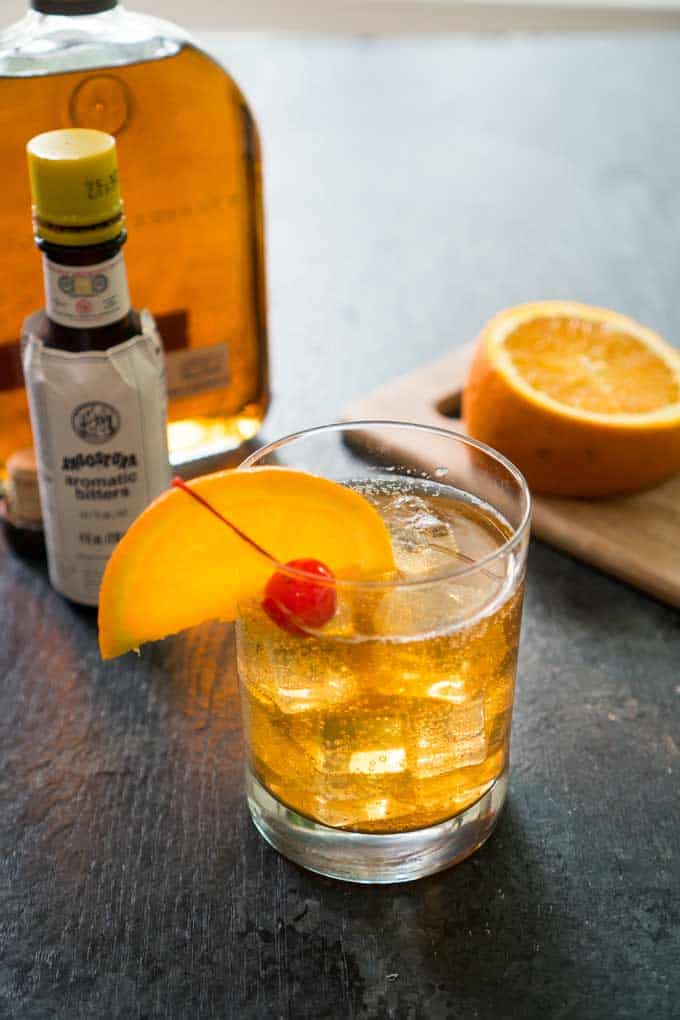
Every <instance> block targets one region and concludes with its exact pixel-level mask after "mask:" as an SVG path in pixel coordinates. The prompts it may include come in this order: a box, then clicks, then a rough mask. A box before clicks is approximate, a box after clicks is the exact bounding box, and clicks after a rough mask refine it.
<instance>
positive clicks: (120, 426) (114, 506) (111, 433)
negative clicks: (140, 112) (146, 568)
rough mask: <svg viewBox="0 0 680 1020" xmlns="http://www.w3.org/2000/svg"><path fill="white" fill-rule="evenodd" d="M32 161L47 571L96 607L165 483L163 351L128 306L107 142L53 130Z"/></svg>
mask: <svg viewBox="0 0 680 1020" xmlns="http://www.w3.org/2000/svg"><path fill="white" fill-rule="evenodd" d="M28 164H29V177H30V183H31V192H32V196H33V215H34V223H35V234H36V242H37V245H38V247H39V248H40V250H41V251H42V257H43V272H44V278H45V299H46V302H45V308H44V309H43V310H42V311H39V312H36V313H34V314H33V315H31V316H29V317H28V318H27V319H26V322H25V323H24V329H23V340H22V348H23V349H22V358H23V369H24V376H25V379H26V388H27V392H28V400H29V407H30V417H31V424H32V427H33V435H34V440H35V447H36V453H37V461H38V483H39V488H40V503H41V507H42V516H43V523H44V528H45V539H46V545H47V560H48V567H49V573H50V580H51V582H52V584H53V586H54V587H55V588H56V589H57V590H58V591H60V592H61V593H62V594H63V595H66V596H67V597H68V598H70V599H72V600H73V601H75V602H80V603H82V604H84V605H96V604H97V602H98V596H99V586H100V582H101V578H102V574H103V572H104V567H105V566H106V562H107V560H108V558H109V556H110V555H111V553H112V552H113V549H114V547H115V545H116V544H117V542H118V541H119V540H120V538H121V537H122V535H123V534H124V532H125V531H126V529H127V528H128V526H129V525H130V524H131V523H132V521H133V520H134V519H135V517H137V516H138V515H139V514H140V513H141V511H142V510H143V509H144V507H145V506H146V505H147V504H148V503H149V502H150V501H151V500H152V499H154V498H155V497H156V496H158V495H160V493H161V492H162V491H163V490H164V489H165V488H167V487H168V485H169V482H170V467H169V461H168V448H167V400H166V391H165V378H164V365H163V352H162V348H161V345H160V342H159V338H158V334H157V333H156V332H155V329H154V326H153V320H152V319H150V317H148V316H144V315H143V316H141V317H140V315H139V314H138V313H137V312H136V311H135V310H134V309H133V308H132V307H131V305H130V297H129V292H128V284H127V275H126V271H125V261H124V258H123V253H122V248H123V245H124V243H125V240H126V232H125V227H124V221H123V207H122V202H121V197H120V188H119V184H118V168H117V160H116V143H115V139H114V138H112V137H111V135H107V134H104V133H103V132H101V131H91V130H87V129H70V130H68V129H67V130H61V131H50V132H47V133H45V134H41V135H38V136H37V137H36V138H33V139H32V140H31V141H30V142H29V144H28Z"/></svg>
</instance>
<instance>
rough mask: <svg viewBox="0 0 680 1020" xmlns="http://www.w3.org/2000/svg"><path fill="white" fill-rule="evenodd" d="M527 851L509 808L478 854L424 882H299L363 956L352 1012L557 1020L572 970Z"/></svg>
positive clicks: (556, 917) (539, 872) (516, 814)
mask: <svg viewBox="0 0 680 1020" xmlns="http://www.w3.org/2000/svg"><path fill="white" fill-rule="evenodd" d="M532 854H533V851H532V850H531V844H530V841H529V839H528V836H527V833H526V832H525V823H524V820H523V818H522V815H521V814H520V811H519V809H518V807H516V806H515V805H514V804H513V803H512V801H510V803H509V804H508V806H507V807H506V809H505V812H504V815H503V818H502V820H501V822H500V823H499V827H498V829H497V831H496V833H495V834H494V835H493V836H492V837H491V839H490V840H489V842H488V843H487V844H486V845H485V846H484V847H483V848H482V849H481V850H479V851H478V852H477V854H476V855H474V856H473V857H471V858H469V859H468V860H466V861H464V862H463V863H462V864H460V865H458V866H457V867H455V868H453V869H450V870H449V871H446V872H442V873H440V874H438V875H435V876H432V877H430V878H427V879H422V880H420V881H418V882H412V883H408V884H405V885H401V886H397V885H392V886H383V887H367V886H363V887H357V886H354V887H349V886H346V885H340V884H339V883H337V882H334V881H331V880H327V879H321V878H318V877H316V876H306V877H307V878H308V880H309V881H310V882H311V884H312V885H313V886H316V889H317V892H318V895H319V898H320V899H321V900H322V901H323V905H324V907H325V908H326V909H327V910H328V911H329V912H331V913H335V912H336V911H340V910H344V912H345V913H346V914H348V915H349V916H348V927H350V926H351V933H352V934H351V937H350V939H349V940H348V941H349V942H350V943H355V944H357V945H358V944H359V943H361V942H364V943H365V945H366V948H367V950H368V951H367V952H366V953H365V954H363V957H361V958H359V957H358V958H357V964H358V967H359V970H360V971H361V974H362V978H363V991H362V998H361V1001H360V1002H357V1003H356V1006H357V1013H358V1015H361V1016H364V1015H367V1016H371V1017H373V1016H407V1015H408V1016H409V1017H411V1016H413V1017H414V1020H415V1018H418V1020H420V1017H421V1016H422V1017H423V1018H428V1020H435V1018H438V1017H440V1016H441V1017H449V1016H456V1017H457V1016H487V1015H494V1016H495V1017H497V1018H505V1017H516V1016H524V1017H527V1016H534V1015H535V1016H540V1015H555V1013H554V1010H555V1007H556V1004H559V1003H560V1001H561V1002H562V1003H563V1006H564V1008H565V1009H566V1010H567V1011H568V1009H569V1003H570V1000H571V998H572V995H573V991H572V990H573V988H574V987H575V986H576V982H577V974H576V972H575V965H574V963H573V960H572V959H570V957H569V955H568V954H567V952H566V949H565V946H564V939H563V928H562V921H561V918H560V907H559V904H558V903H556V902H554V898H553V897H552V896H551V895H550V894H549V893H548V890H547V888H546V885H545V884H544V875H543V869H542V865H541V861H540V860H537V859H535V857H533V856H532ZM567 941H568V940H567ZM345 948H346V950H348V949H349V946H346V947H345ZM409 1009H411V1010H412V1012H408V1010H409ZM460 1010H463V1012H459V1011H460Z"/></svg>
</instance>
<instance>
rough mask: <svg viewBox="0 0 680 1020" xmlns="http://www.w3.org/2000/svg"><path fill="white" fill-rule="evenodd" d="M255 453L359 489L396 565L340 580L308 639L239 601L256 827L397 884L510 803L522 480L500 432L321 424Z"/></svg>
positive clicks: (476, 842)
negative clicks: (498, 440) (327, 614)
mask: <svg viewBox="0 0 680 1020" xmlns="http://www.w3.org/2000/svg"><path fill="white" fill-rule="evenodd" d="M348 444H349V445H351V446H359V447H360V448H361V457H353V456H350V455H349V453H348V449H347V446H348ZM257 464H284V465H286V466H288V467H293V468H297V469H300V470H304V471H309V472H310V473H312V474H323V475H325V476H327V477H330V478H332V479H334V480H336V481H340V482H342V483H343V484H345V485H349V486H351V487H352V488H354V489H356V490H357V491H359V492H361V493H362V494H363V495H364V496H365V497H366V498H367V499H368V500H369V501H370V502H372V503H373V504H374V506H375V507H376V508H377V510H378V511H379V513H380V514H381V516H382V517H383V520H384V521H385V523H386V525H387V527H388V528H389V531H390V534H391V539H392V546H393V550H394V554H395V561H396V564H397V568H398V569H397V572H396V574H395V576H394V577H390V578H386V579H384V580H383V579H381V580H380V581H372V582H370V581H344V580H343V581H337V582H336V585H337V594H338V611H337V613H336V615H335V617H334V618H333V619H332V620H331V621H330V622H328V623H327V624H326V625H325V626H324V627H323V628H321V629H320V630H317V631H311V632H310V633H308V634H307V636H302V637H301V636H300V635H299V634H289V633H287V632H286V631H284V630H282V629H280V628H279V627H278V626H276V625H275V624H274V623H273V622H272V621H271V620H270V618H269V617H268V616H267V615H266V614H265V612H264V611H263V609H262V607H261V606H260V605H259V604H255V603H253V604H252V605H247V606H244V607H243V609H242V614H241V617H240V619H239V621H238V622H237V625H236V635H237V648H238V666H239V677H240V685H241V698H242V706H243V722H244V737H245V744H246V753H247V760H248V769H247V779H246V782H247V791H248V803H249V807H250V811H251V814H252V817H253V820H254V822H255V825H256V826H257V828H258V829H259V831H260V832H261V833H262V835H263V836H264V837H265V839H267V840H268V841H269V842H270V843H271V844H272V846H274V847H275V848H276V849H278V850H280V851H281V853H283V854H285V855H286V856H287V857H290V858H291V859H292V860H294V861H297V862H298V863H299V864H302V865H304V866H305V867H307V868H310V869H311V870H313V871H318V872H320V873H322V874H325V875H331V876H334V877H336V878H344V879H348V880H351V881H356V882H399V881H407V880H409V879H413V878H419V877H421V876H423V875H427V874H430V873H431V872H434V871H439V870H441V869H442V868H446V867H449V866H450V865H451V864H455V863H456V862H457V861H459V860H461V859H462V858H463V857H466V856H467V855H468V854H470V853H472V852H473V851H474V850H475V849H476V848H477V847H478V846H480V845H481V843H483V842H484V840H485V839H486V838H487V837H488V836H489V834H490V833H491V831H492V830H493V827H494V825H495V823H496V819H497V817H498V814H499V811H500V809H501V807H502V805H503V802H504V800H505V794H506V789H507V775H508V748H509V739H510V720H511V715H512V705H513V697H514V684H515V669H516V663H517V650H518V642H519V627H520V617H521V606H522V592H523V584H524V572H525V563H526V550H527V543H528V534H529V513H530V505H529V493H528V490H527V487H526V484H525V482H524V479H523V478H522V476H521V475H520V473H519V472H518V471H517V470H516V469H515V468H514V467H513V466H512V465H511V464H510V463H509V461H507V460H505V458H503V457H502V456H501V455H500V454H497V453H495V452H494V451H493V450H491V449H490V448H489V447H485V446H482V445H481V444H479V443H476V442H474V441H473V440H470V439H467V438H465V437H464V436H459V435H456V434H454V433H451V432H446V431H442V430H440V429H431V428H426V427H423V426H416V425H406V424H397V423H379V422H378V423H376V422H366V423H361V422H351V423H347V424H345V425H332V426H328V427H325V428H320V429H312V430H311V431H309V432H306V433H301V434H299V435H297V436H293V437H289V438H288V439H284V440H282V441H280V442H279V443H274V444H272V445H271V446H268V447H266V448H265V449H263V450H260V451H259V452H258V453H256V454H254V455H253V456H252V457H250V458H249V459H248V460H247V461H246V462H245V463H244V465H243V466H247V467H251V466H253V465H257ZM414 464H416V465H417V470H414V468H413V465H414Z"/></svg>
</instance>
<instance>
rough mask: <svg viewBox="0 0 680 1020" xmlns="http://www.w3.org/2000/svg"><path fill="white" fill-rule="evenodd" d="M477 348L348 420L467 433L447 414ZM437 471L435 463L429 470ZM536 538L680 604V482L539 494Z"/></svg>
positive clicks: (402, 384) (415, 443)
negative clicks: (621, 490) (629, 490)
mask: <svg viewBox="0 0 680 1020" xmlns="http://www.w3.org/2000/svg"><path fill="white" fill-rule="evenodd" d="M473 349H474V345H470V346H467V347H464V348H462V349H458V350H455V351H452V352H451V353H450V354H448V355H446V357H444V358H440V359H439V360H438V361H436V362H433V363H432V364H430V365H425V366H424V367H423V368H420V369H418V370H416V371H415V372H411V373H408V374H407V375H405V376H402V377H401V378H398V379H394V380H393V381H392V382H390V383H387V384H386V385H383V386H381V387H379V388H378V389H377V390H375V392H373V393H369V394H367V396H365V397H363V398H362V399H360V400H356V401H354V402H353V403H352V404H351V405H350V406H349V407H348V408H347V411H346V415H345V416H346V417H348V418H383V419H395V420H400V421H413V422H418V423H420V424H422V425H433V426H435V427H437V428H449V429H454V430H455V431H464V425H463V423H462V422H461V421H460V419H457V418H452V416H451V415H450V414H445V413H443V411H444V410H445V409H448V408H449V407H451V406H455V404H457V403H458V402H459V400H460V395H461V393H462V392H463V389H464V386H465V381H466V379H467V374H468V369H469V365H470V359H471V355H472V351H473ZM395 452H398V453H399V454H400V455H401V456H402V457H404V458H405V459H406V461H407V462H408V460H409V459H410V460H416V459H417V460H418V461H419V462H420V463H425V464H427V463H428V461H427V450H426V448H424V447H423V446H422V444H421V443H420V442H419V440H418V438H417V437H415V436H414V437H411V438H407V437H402V438H401V439H400V445H399V447H398V449H396V450H395ZM429 466H431V467H433V468H434V467H436V466H437V465H436V464H431V465H429ZM532 529H533V533H534V534H535V535H536V536H537V537H538V538H542V539H544V540H545V541H546V542H549V543H550V544H551V545H554V546H556V547H557V548H558V549H563V550H564V551H565V552H568V553H570V554H571V555H572V556H577V557H578V558H579V559H581V560H584V561H585V562H586V563H591V564H592V565H593V566H595V567H599V568H600V569H601V570H605V571H606V572H607V573H609V574H613V575H614V577H618V578H620V579H621V580H622V581H627V582H628V583H629V584H633V585H635V587H637V588H640V589H641V590H642V591H646V592H649V594H650V595H654V596H655V597H656V598H659V599H662V600H663V601H664V602H668V603H669V604H670V605H673V606H680V476H676V477H675V478H672V479H670V480H669V481H667V482H665V483H664V484H663V485H659V486H657V487H655V488H654V489H650V490H648V491H647V492H639V493H635V494H634V495H632V496H626V497H623V498H619V499H607V500H577V499H555V498H548V497H546V496H538V495H535V496H534V497H533V515H532Z"/></svg>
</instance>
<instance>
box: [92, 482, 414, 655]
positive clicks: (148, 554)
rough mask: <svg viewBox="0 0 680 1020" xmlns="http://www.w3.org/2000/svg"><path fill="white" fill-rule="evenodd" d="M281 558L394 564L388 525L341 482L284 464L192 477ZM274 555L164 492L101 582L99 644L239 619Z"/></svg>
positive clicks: (112, 648)
mask: <svg viewBox="0 0 680 1020" xmlns="http://www.w3.org/2000/svg"><path fill="white" fill-rule="evenodd" d="M188 484H189V486H190V487H191V488H192V489H194V490H195V491H196V492H198V493H199V494H200V495H201V496H203V497H204V499H206V500H207V501H208V502H209V503H210V504H211V505H212V506H213V507H215V509H217V510H218V511H219V512H220V513H221V514H222V515H223V516H224V517H226V518H227V519H228V520H229V521H231V522H232V524H234V525H235V526H236V527H237V528H239V529H240V530H241V531H243V532H245V533H246V534H247V535H248V536H249V538H250V539H252V541H253V542H256V543H257V544H258V545H259V546H261V547H262V548H263V549H265V550H267V552H269V553H271V554H272V555H273V556H274V557H276V559H277V560H278V562H279V563H287V562H289V561H290V560H295V559H299V558H304V557H315V558H317V559H319V560H321V561H322V562H323V563H325V564H327V565H328V567H329V568H330V569H331V570H332V572H333V574H334V575H335V576H336V577H338V578H343V577H354V578H357V577H359V578H373V577H380V576H383V575H385V574H388V573H390V572H391V571H393V570H394V559H393V557H392V545H391V542H390V537H389V532H388V531H387V528H386V527H385V524H384V523H383V520H382V518H381V517H380V515H379V513H378V512H377V510H375V508H374V507H373V506H371V504H370V503H369V502H368V501H367V500H365V499H364V498H363V496H361V495H359V493H357V492H354V491H353V490H352V489H349V488H347V487H345V486H343V485H339V484H337V483H336V482H331V481H328V480H327V479H325V478H318V477H316V476H315V475H309V474H305V473H303V472H300V471H292V470H289V469H287V468H279V467H256V468H249V469H244V470H241V471H220V472H217V473H215V474H211V475H205V476H203V477H202V478H197V479H195V480H194V481H192V482H189V483H188ZM273 570H274V567H273V564H272V562H271V560H269V559H268V558H267V557H266V556H265V555H262V553H260V552H258V551H257V550H256V549H255V548H253V546H252V545H249V544H248V542H246V541H244V540H243V539H242V538H240V537H239V536H238V535H237V534H236V533H235V532H233V531H232V530H230V529H229V528H227V527H225V526H224V524H223V523H222V522H221V521H219V520H218V519H217V518H216V517H214V516H213V515H212V514H210V513H208V512H206V510H205V509H204V508H203V507H202V506H200V504H198V503H197V502H196V501H195V500H193V499H191V498H190V497H189V496H188V495H187V493H185V492H182V491H180V490H179V489H171V490H169V491H168V492H165V493H163V495H162V496H160V497H159V498H158V499H157V500H155V501H154V502H153V503H152V504H151V505H150V506H149V507H147V509H146V510H145V511H144V512H143V513H142V514H141V515H140V516H139V517H138V518H137V520H136V521H135V522H134V523H133V524H132V526H131V527H130V528H129V530H128V531H127V532H126V534H125V535H124V536H123V538H122V539H121V541H120V542H119V544H118V545H117V546H116V549H115V550H114V553H113V555H112V557H111V559H110V560H109V563H108V565H107V568H106V572H105V574H104V579H103V581H102V586H101V592H100V600H99V644H100V649H101V653H102V656H103V658H105V659H110V658H113V657H114V656H116V655H121V654H122V653H123V652H127V651H130V650H132V649H137V648H139V646H140V645H141V644H143V643H144V642H146V641H155V640H158V639H159V638H162V637H165V636H166V635H168V634H175V633H177V631H180V630H184V629H185V628H186V627H192V626H194V625H196V624H198V623H203V622H205V621H206V620H214V619H220V620H234V619H236V617H237V616H238V615H239V607H240V606H243V605H244V604H245V603H246V602H248V601H249V600H252V599H253V598H258V597H261V594H262V592H263V591H264V589H265V586H266V584H267V581H268V579H269V577H270V576H271V575H272V573H273Z"/></svg>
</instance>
